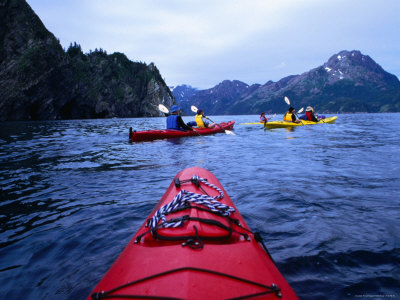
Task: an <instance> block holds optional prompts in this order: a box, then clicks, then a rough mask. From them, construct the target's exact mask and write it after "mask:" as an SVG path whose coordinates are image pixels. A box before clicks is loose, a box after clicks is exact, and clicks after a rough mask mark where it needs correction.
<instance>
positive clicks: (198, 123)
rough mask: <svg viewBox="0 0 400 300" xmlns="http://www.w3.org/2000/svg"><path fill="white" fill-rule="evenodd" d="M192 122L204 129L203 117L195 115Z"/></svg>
mask: <svg viewBox="0 0 400 300" xmlns="http://www.w3.org/2000/svg"><path fill="white" fill-rule="evenodd" d="M194 120H195V122H196V124H197V127H199V128H206V126H205V125H204V122H203V115H196V116H195V117H194Z"/></svg>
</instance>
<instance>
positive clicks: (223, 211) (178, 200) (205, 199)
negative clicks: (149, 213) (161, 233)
mask: <svg viewBox="0 0 400 300" xmlns="http://www.w3.org/2000/svg"><path fill="white" fill-rule="evenodd" d="M191 181H192V182H193V183H194V184H195V182H196V181H197V182H202V183H203V184H205V185H207V186H209V187H211V188H213V189H215V190H216V191H218V192H219V195H217V196H213V197H211V196H209V195H202V194H196V193H193V192H189V191H186V190H181V191H180V192H179V193H178V194H177V195H176V196H175V197H174V199H173V200H172V201H171V202H170V203H168V204H165V205H164V206H162V207H160V209H159V210H158V211H157V212H156V213H155V214H154V216H153V217H152V218H151V220H150V229H151V232H152V233H153V232H154V231H155V230H156V229H157V226H158V223H159V221H160V220H161V221H162V223H161V224H160V225H159V226H161V227H163V228H176V227H180V226H183V223H184V221H185V220H184V218H177V219H175V220H174V221H170V222H167V217H166V215H167V214H168V213H170V212H172V211H174V210H176V209H179V208H182V207H184V206H187V205H189V204H190V203H196V204H199V205H204V206H206V207H208V208H209V209H210V210H211V211H212V212H215V213H217V214H220V215H222V216H229V215H230V214H231V213H233V212H235V209H234V208H233V207H230V206H228V205H225V204H223V203H221V202H219V201H217V199H222V198H224V193H223V191H222V190H221V189H220V188H219V187H217V186H216V185H214V184H211V183H209V182H208V181H207V180H205V179H203V178H201V177H199V176H197V175H194V176H193V177H192V180H191Z"/></svg>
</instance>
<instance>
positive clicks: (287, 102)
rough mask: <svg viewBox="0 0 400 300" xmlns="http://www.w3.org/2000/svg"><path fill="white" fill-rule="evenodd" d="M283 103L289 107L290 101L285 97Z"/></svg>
mask: <svg viewBox="0 0 400 300" xmlns="http://www.w3.org/2000/svg"><path fill="white" fill-rule="evenodd" d="M285 102H286V104H287V105H289V106H290V100H289V98H288V97H286V96H285Z"/></svg>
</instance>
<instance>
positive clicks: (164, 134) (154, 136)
mask: <svg viewBox="0 0 400 300" xmlns="http://www.w3.org/2000/svg"><path fill="white" fill-rule="evenodd" d="M234 124H235V121H229V122H223V123H219V124H217V125H216V126H214V128H194V130H195V131H181V130H174V129H161V130H144V131H133V132H130V133H129V141H130V142H143V141H153V140H159V139H171V138H180V137H185V136H199V135H210V134H215V133H220V132H224V131H225V130H231V129H233V125H234Z"/></svg>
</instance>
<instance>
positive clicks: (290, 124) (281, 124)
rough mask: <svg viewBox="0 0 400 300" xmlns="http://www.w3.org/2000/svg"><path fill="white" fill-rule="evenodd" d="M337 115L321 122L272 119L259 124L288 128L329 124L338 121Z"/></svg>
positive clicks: (267, 126)
mask: <svg viewBox="0 0 400 300" xmlns="http://www.w3.org/2000/svg"><path fill="white" fill-rule="evenodd" d="M336 119H337V116H334V117H329V118H325V119H321V120H319V122H312V121H304V120H301V123H293V122H286V121H272V122H268V123H265V124H264V123H258V124H264V127H265V128H269V129H271V128H288V127H297V126H303V125H315V124H324V123H329V124H334V123H335V122H336ZM252 124H257V123H252Z"/></svg>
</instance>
